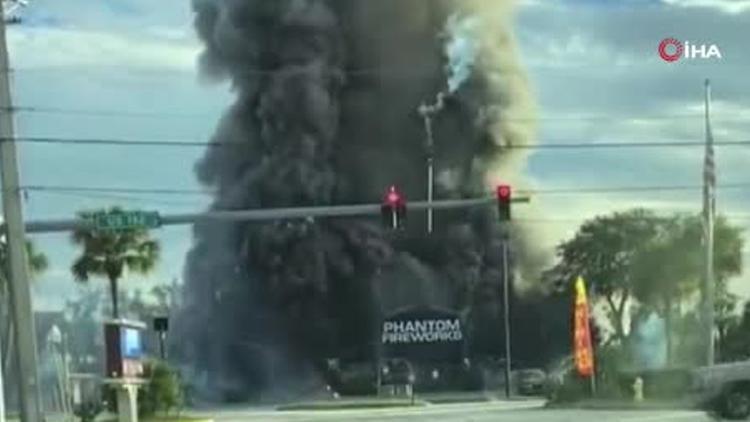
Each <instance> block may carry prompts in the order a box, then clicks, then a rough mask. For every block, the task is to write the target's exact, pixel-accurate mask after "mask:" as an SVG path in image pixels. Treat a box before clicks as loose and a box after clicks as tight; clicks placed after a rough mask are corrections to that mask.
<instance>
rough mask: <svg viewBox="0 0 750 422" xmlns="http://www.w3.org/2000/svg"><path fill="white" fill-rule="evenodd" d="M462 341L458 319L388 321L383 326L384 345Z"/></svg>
mask: <svg viewBox="0 0 750 422" xmlns="http://www.w3.org/2000/svg"><path fill="white" fill-rule="evenodd" d="M461 339H463V334H462V333H461V321H460V320H459V319H458V318H449V319H437V320H435V319H415V320H412V321H408V320H407V321H386V322H385V323H384V324H383V344H389V343H392V344H398V343H435V342H451V341H461Z"/></svg>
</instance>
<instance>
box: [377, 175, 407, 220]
mask: <svg viewBox="0 0 750 422" xmlns="http://www.w3.org/2000/svg"><path fill="white" fill-rule="evenodd" d="M381 213H382V215H383V223H384V224H385V226H386V227H388V228H390V229H392V230H398V229H401V228H403V226H404V221H405V220H406V198H404V195H403V194H402V193H401V192H400V191H399V190H398V188H397V187H396V186H391V187H389V188H388V190H387V191H386V193H385V196H384V197H383V205H382V206H381Z"/></svg>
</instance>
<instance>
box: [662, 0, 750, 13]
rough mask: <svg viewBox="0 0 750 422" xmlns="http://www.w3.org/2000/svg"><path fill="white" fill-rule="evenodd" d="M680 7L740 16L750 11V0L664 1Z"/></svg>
mask: <svg viewBox="0 0 750 422" xmlns="http://www.w3.org/2000/svg"><path fill="white" fill-rule="evenodd" d="M662 1H663V2H664V3H666V4H668V5H672V6H678V7H700V8H712V9H717V10H720V11H722V12H724V13H730V14H739V13H745V12H747V11H750V1H749V0H662Z"/></svg>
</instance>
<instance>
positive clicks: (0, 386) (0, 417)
mask: <svg viewBox="0 0 750 422" xmlns="http://www.w3.org/2000/svg"><path fill="white" fill-rule="evenodd" d="M8 316H9V317H10V314H9V315H8ZM0 340H2V339H0ZM2 362H3V342H2V341H0V422H5V384H4V383H5V379H4V378H3V365H2Z"/></svg>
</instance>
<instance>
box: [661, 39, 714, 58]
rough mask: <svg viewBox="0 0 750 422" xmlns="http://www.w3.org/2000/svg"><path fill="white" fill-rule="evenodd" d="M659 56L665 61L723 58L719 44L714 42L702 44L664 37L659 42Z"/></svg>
mask: <svg viewBox="0 0 750 422" xmlns="http://www.w3.org/2000/svg"><path fill="white" fill-rule="evenodd" d="M659 56H660V57H661V58H662V60H664V61H666V62H670V63H672V62H676V61H678V60H680V59H686V60H693V59H703V60H720V59H722V58H723V56H722V54H721V50H720V49H719V46H717V45H716V44H702V43H695V42H691V41H684V42H683V41H679V40H677V39H675V38H665V39H663V40H661V42H660V43H659Z"/></svg>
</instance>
